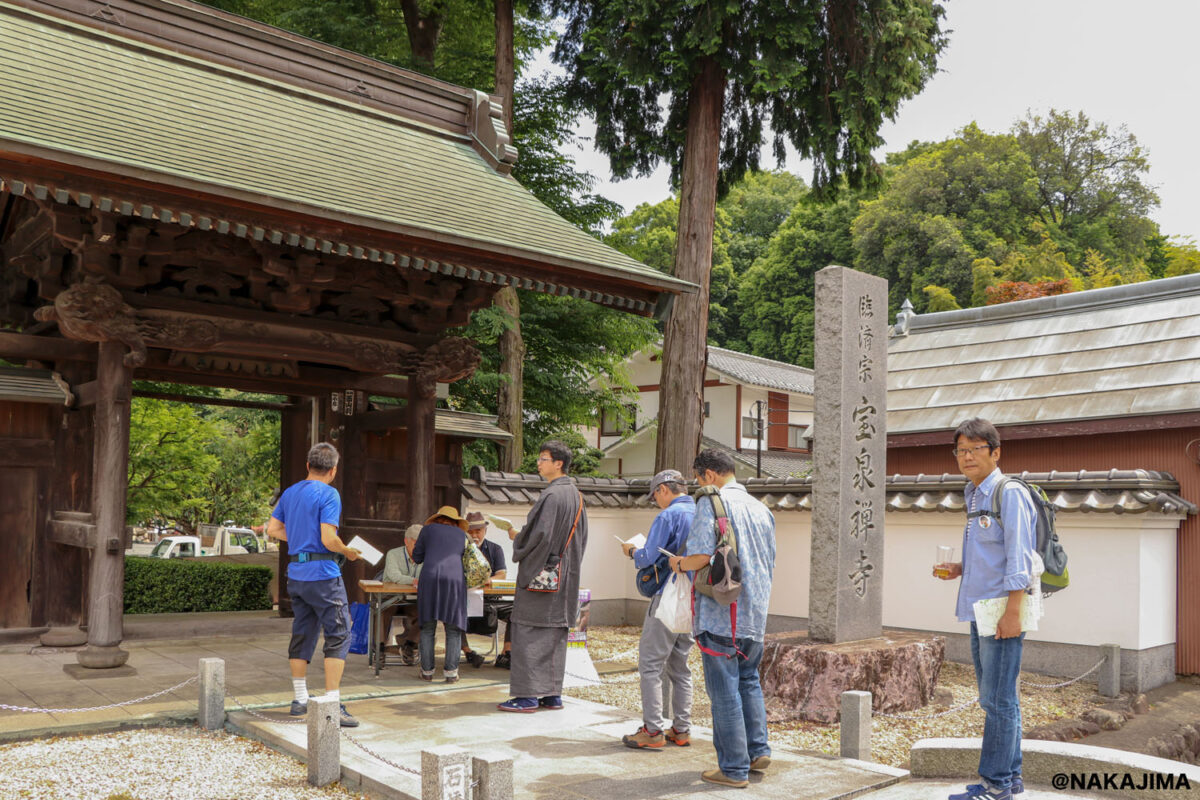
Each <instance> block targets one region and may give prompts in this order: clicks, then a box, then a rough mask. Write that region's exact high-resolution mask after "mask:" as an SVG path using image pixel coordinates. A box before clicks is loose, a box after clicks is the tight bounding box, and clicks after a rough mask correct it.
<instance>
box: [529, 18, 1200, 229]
mask: <svg viewBox="0 0 1200 800" xmlns="http://www.w3.org/2000/svg"><path fill="white" fill-rule="evenodd" d="M945 5H946V11H947V13H946V20H945V27H946V28H947V29H949V30H950V31H951V33H950V44H949V46H948V47H947V48H946V50H945V51H943V53H942V57H941V59H940V72H939V74H938V75H936V76H935V77H934V78H933V80H931V81H930V82H929V83H928V84H927V86H926V88H925V91H924V92H922V93H921V94H920V95H918V96H917V97H915V98H913V99H912V100H909V101H908V102H907V103H905V104H904V105H903V106H902V107H901V109H900V111H899V113H898V114H897V117H896V121H895V122H894V123H888V124H886V125H885V126H884V129H883V137H884V139H885V140H886V142H887V145H886V147H885V148H883V150H881V151H880V152H879V153H878V154H877V156H878V157H880V158H882V156H883V153H885V152H889V151H893V150H900V149H903V148H904V147H905V146H906V145H907V144H908V143H909V142H910V141H912V140H914V139H921V140H925V141H940V140H943V139H946V138H949V137H950V136H953V135H954V132H955V131H956V130H957V129H959V128H961V127H963V126H964V125H966V124H967V123H969V122H971V121H975V122H978V123H979V125H980V127H982V128H983V129H984V130H986V131H990V132H1001V131H1007V130H1008V129H1009V128H1010V127H1011V125H1012V123H1013V122H1014V121H1016V120H1017V119H1019V118H1021V117H1023V116H1025V113H1026V111H1027V110H1033V111H1034V112H1035V113H1045V112H1046V111H1047V110H1048V109H1050V108H1057V109H1059V110H1069V111H1072V112H1075V111H1082V112H1084V113H1085V114H1087V115H1088V117H1089V118H1091V119H1092V120H1093V121H1102V122H1105V123H1107V124H1108V125H1109V128H1110V130H1112V129H1115V128H1118V127H1120V126H1121V125H1125V126H1127V127H1128V129H1129V131H1130V132H1131V133H1132V134H1133V135H1134V136H1136V137H1137V139H1138V142H1139V143H1140V144H1141V145H1142V146H1143V147H1144V148H1145V149H1146V151H1147V152H1148V155H1149V159H1150V164H1151V171H1150V175H1149V182H1150V183H1151V184H1152V185H1153V186H1155V187H1156V188H1157V190H1158V194H1159V197H1160V199H1161V201H1162V202H1161V205H1160V207H1159V208H1158V210H1157V211H1155V212H1154V213H1153V214H1152V215H1151V216H1152V217H1153V218H1154V219H1155V220H1156V221H1157V222H1158V223H1159V225H1160V227H1161V229H1162V232H1163V233H1164V234H1166V235H1167V236H1192V237H1195V238H1196V239H1197V240H1198V241H1200V157H1198V154H1197V148H1196V145H1197V142H1198V141H1200V54H1198V53H1197V49H1200V44H1198V40H1197V32H1198V31H1200V2H1196V0H949V2H948V3H945ZM547 63H548V61H544V60H541V59H539V60H538V61H537V62H535V64H534V65H533V70H534V71H537V70H538V68H539V67H542V66H543V65H544V64H547ZM584 133H585V135H586V134H589V133H590V130H588V131H584ZM576 156H577V159H578V163H579V166H580V167H582V168H584V169H586V170H588V171H589V172H592V173H593V174H595V175H597V176H600V177H601V179H602V181H601V183H600V185H599V186H598V187H597V188H598V191H599V193H600V194H602V195H604V196H606V197H609V198H611V199H613V200H615V201H617V202H618V203H620V204H621V205H623V206H625V208H626V210H627V211H630V210H632V209H633V208H634V207H635V206H636V205H637V204H638V203H643V202H650V203H656V202H658V201H660V200H662V199H664V198H665V197H667V195H668V194H669V190H668V187H667V175H668V170H667V168H666V167H660V168H659V169H658V170H657V171H656V172H655V173H654V174H653V175H651V176H650V177H648V178H632V179H629V180H625V181H619V182H615V183H614V182H612V181H611V180H610V172H609V168H608V159H607V157H605V156H603V155H601V154H599V153H596V152H595V151H593V150H591V148H590V146H589V145H587V144H585V145H584V150H583V152H582V153H577V154H576ZM763 156H764V159H763V166H764V167H773V166H774V161H773V159H772V158H771V157H770V153H769V148H764V153H763ZM785 167H786V168H787V169H789V170H791V171H793V172H795V173H796V174H798V175H799V176H800V177H802V178H804V179H805V181H807V180H809V179H810V177H811V171H810V169H808V167H807V166H806V165H805V164H803V163H801V162H800V160H799V159H798V158H796V157H794V156H793V157H792V158H791V159H789V161H788V163H787V164H785Z"/></svg>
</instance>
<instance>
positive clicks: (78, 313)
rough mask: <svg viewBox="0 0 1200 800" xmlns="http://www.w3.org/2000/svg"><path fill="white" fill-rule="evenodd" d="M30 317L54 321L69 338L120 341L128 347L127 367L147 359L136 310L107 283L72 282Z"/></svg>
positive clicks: (142, 362) (92, 340)
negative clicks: (47, 304)
mask: <svg viewBox="0 0 1200 800" xmlns="http://www.w3.org/2000/svg"><path fill="white" fill-rule="evenodd" d="M33 316H34V319H37V320H40V321H42V322H57V323H58V329H59V330H60V331H62V334H63V336H66V337H67V338H68V339H78V340H80V341H84V342H121V343H122V344H124V345H126V346H127V347H128V348H129V350H130V352H128V353H126V354H125V359H124V361H125V365H126V366H129V367H137V366H140V365H142V364H144V363H145V362H146V343H145V340H144V339H143V338H142V334H141V331H140V330H139V329H138V319H137V312H136V311H134V309H133V307H132V306H130V305H128V304H126V303H125V301H124V300H123V299H122V298H121V293H120V292H118V291H117V290H116V289H114V288H113V287H111V286H109V285H107V284H104V283H98V282H96V281H95V280H93V279H88V280H87V281H85V282H83V283H76V284H72V285H71V286H68V287H67V288H66V289H64V290H63V291H61V292H59V293H58V295H57V296H56V297H55V298H54V305H50V306H42V307H41V308H39V309H38V310H37V311H35V312H34V314H33Z"/></svg>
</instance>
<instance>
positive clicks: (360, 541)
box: [346, 536, 383, 567]
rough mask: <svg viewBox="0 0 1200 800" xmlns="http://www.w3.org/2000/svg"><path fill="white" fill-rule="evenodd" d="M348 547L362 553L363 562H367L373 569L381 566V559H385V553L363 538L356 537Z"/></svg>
mask: <svg viewBox="0 0 1200 800" xmlns="http://www.w3.org/2000/svg"><path fill="white" fill-rule="evenodd" d="M346 546H347V547H352V548H354V549H355V550H357V551H358V552H359V553H361V556H360V557H361V558H362V560H363V561H366V562H367V563H368V564H370V565H371V566H372V567H374V566H377V565H378V564H379V559H381V558H383V553H381V552H379V551H378V550H376V549H375V548H374V547H372V546H371V545H370V543H368V542H367V540H366V539H364V538H362V537H361V536H355V537H354V538H353V539H351V540H350V541H349V542H348V543H347V544H346Z"/></svg>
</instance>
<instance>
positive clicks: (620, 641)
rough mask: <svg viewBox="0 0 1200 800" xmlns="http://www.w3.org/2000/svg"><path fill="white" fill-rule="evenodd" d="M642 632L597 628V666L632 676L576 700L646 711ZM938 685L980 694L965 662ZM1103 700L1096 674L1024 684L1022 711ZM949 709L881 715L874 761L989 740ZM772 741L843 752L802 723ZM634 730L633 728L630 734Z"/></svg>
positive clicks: (964, 713)
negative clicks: (1068, 681) (947, 741)
mask: <svg viewBox="0 0 1200 800" xmlns="http://www.w3.org/2000/svg"><path fill="white" fill-rule="evenodd" d="M640 636H641V628H636V627H632V626H623V627H616V628H610V627H591V628H589V629H588V652H589V653H591V655H592V660H593V661H596V662H609V661H611V663H620V664H628V666H629V667H630V668H631V669H634V671H632V672H624V673H616V674H610V675H608V676H603V677H604V685H603V686H595V687H588V688H583V689H568V690H566V693H567V694H568V695H570V696H572V697H579V698H582V699H584V700H592V701H594V702H597V703H605V704H607V705H611V706H616V707H618V708H623V709H625V710H627V711H632V712H634V713H635V714H640V713H641V711H642V700H641V688H640V686H639V683H638V675H637V672H636V666H637V643H638V637H640ZM688 664H689V666H691V668H692V681H693V686H694V692H693V700H692V722H693V723H694V724H696V725H699V726H702V727H711V726H712V715H711V712H710V710H709V705H708V696H707V695H706V694H705V692H704V671H703V668H702V667H701V665H700V651H699V650H698V649H696V648H693V649H692V653H691V656H690V657H689V658H688ZM1021 679H1022V680H1023V681H1027V682H1028V681H1031V682H1034V683H1041V684H1049V683H1057V682H1058V680H1057V679H1054V678H1048V677H1046V676H1044V675H1036V674H1033V673H1021ZM938 686H939V687H941V688H945V689H949V690H951V691H952V692H953V693H954V704H953V706H951V707H954V706H957V705H958V704H959V703H965V702H968V701H970V700H971V699H972V698H974V697H975V696H976V695H977V692H976V689H975V673H974V670H972V669H971V667H969V666H967V665H965V664H955V663H951V662H949V661H947V662H945V663H944V664H942V671H941V674H940V676H939V678H938ZM1095 695H1096V684H1095V679H1094V677H1093V678H1091V682H1090V683H1089V682H1088V679H1085V680H1083V681H1081V682H1080V683H1077V684H1074V685H1072V686H1068V687H1065V688H1062V689H1041V688H1037V687H1033V686H1029V685H1028V683H1024V684H1022V686H1021V714H1022V722H1023V725H1024V727H1025V729H1026V730H1028V729H1030V728H1033V727H1035V726H1038V725H1044V724H1046V723H1048V722H1052V721H1054V720H1056V719H1061V718H1063V717H1078V716H1079V715H1080V714H1082V713H1083V712H1084V711H1086V710H1087V709H1089V708H1091V707H1092V706H1093V703H1092V699H1093V698H1094V697H1095ZM942 710H943V709H939V708H937V707H934V706H928V707H926V708H923V709H917V710H916V711H913V712H911V713H912V714H913V715H914V716H917V717H920V718H918V719H890V718H886V717H879V716H877V717H875V718H874V719H873V721H872V722H873V728H872V733H871V756H872V760H873V761H876V762H878V763H881V764H888V765H890V766H893V767H902V768H905V769H907V768H908V753H909V750H910V749H911V748H912V745H913V744H914V743H915V742H916V741H917V740H918V739H927V738H933V737H942V736H950V737H979V736H982V735H983V711H982V710H981V709H980V708H979V706H978V705H973V706H971V707H969V708H965V709H962V710H959V711H955V712H953V713H949V714H946V715H944V716H936V717H935V716H932V715H934V714H938V713H939V712H940V711H942ZM768 727H769V729H770V737H771V740H772V741H775V742H781V743H784V744H787V745H790V746H792V747H795V748H798V749H801V750H815V751H817V752H821V753H829V754H831V755H837V753H838V747H839V738H838V726H837V725H822V724H819V723H815V722H805V721H803V720H796V721H792V722H777V723H771V724H770V725H769V726H768ZM630 733H633V731H630Z"/></svg>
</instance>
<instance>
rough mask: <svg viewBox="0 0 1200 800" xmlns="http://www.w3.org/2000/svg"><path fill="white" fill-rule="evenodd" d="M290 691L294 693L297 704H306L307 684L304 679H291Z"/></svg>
mask: <svg viewBox="0 0 1200 800" xmlns="http://www.w3.org/2000/svg"><path fill="white" fill-rule="evenodd" d="M292 691H293V692H295V693H296V702H297V703H307V702H308V683H307V682H306V681H305V679H304V678H292Z"/></svg>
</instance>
